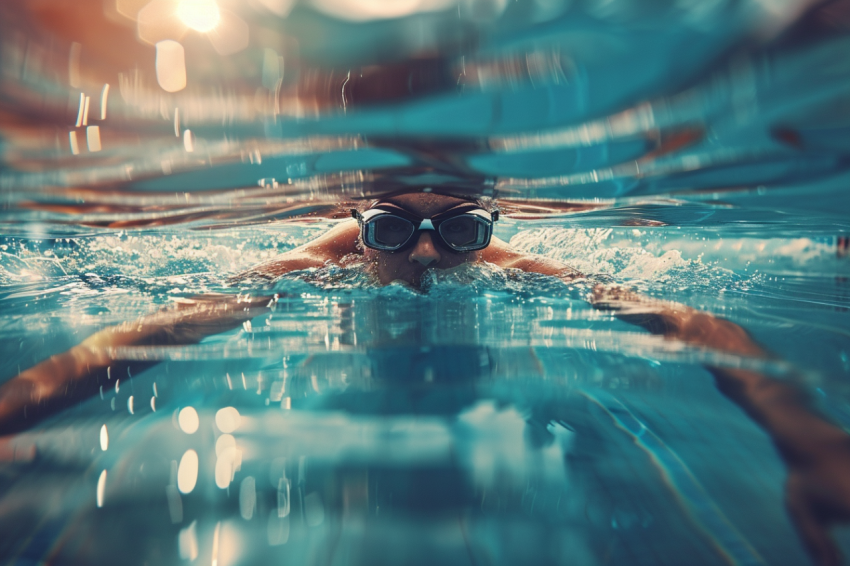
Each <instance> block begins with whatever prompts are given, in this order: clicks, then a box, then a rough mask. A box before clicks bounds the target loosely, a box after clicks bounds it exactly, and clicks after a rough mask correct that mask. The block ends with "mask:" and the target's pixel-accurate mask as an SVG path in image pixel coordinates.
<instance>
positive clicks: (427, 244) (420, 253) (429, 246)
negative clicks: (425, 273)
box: [407, 231, 440, 267]
mask: <svg viewBox="0 0 850 566" xmlns="http://www.w3.org/2000/svg"><path fill="white" fill-rule="evenodd" d="M407 259H408V261H410V263H413V262H414V261H418V262H419V263H421V264H422V265H424V266H425V267H428V266H429V265H432V264H435V263H438V262H439V261H440V252H438V251H437V248H435V247H434V240H433V239H432V238H431V234H429V233H428V232H427V231H426V232H422V233H421V234H420V236H419V239H418V240H417V241H416V245H415V246H414V247H413V250H412V251H411V252H410V256H409V257H408V258H407Z"/></svg>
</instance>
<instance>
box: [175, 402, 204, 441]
mask: <svg viewBox="0 0 850 566" xmlns="http://www.w3.org/2000/svg"><path fill="white" fill-rule="evenodd" d="M177 422H178V423H179V424H180V430H182V431H183V432H185V433H186V434H195V432H196V431H197V430H198V426H199V425H200V420H199V419H198V411H196V410H195V408H194V407H185V408H183V409H182V410H181V411H180V414H179V415H178V416H177Z"/></svg>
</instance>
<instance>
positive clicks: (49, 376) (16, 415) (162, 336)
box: [0, 222, 357, 459]
mask: <svg viewBox="0 0 850 566" xmlns="http://www.w3.org/2000/svg"><path fill="white" fill-rule="evenodd" d="M356 232H357V225H356V223H354V222H343V223H341V224H340V225H338V226H336V227H335V228H333V229H331V230H330V231H328V232H327V233H326V234H324V235H322V236H321V237H319V238H317V239H316V240H314V241H312V242H309V243H308V244H306V245H304V246H301V247H299V248H296V249H294V250H291V251H289V252H287V253H284V254H282V255H280V256H279V257H277V258H275V259H274V260H272V261H270V262H268V263H265V264H262V265H259V266H257V267H254V268H252V269H250V270H248V271H246V272H244V273H242V274H241V275H239V276H237V277H236V278H234V279H235V280H236V281H240V280H245V279H251V278H262V279H266V280H269V279H274V278H276V277H279V276H281V275H283V274H285V273H288V272H290V271H297V270H301V269H307V268H311V267H321V266H322V265H324V264H325V262H327V261H329V260H330V261H340V260H341V259H342V258H343V257H344V256H345V255H347V254H350V253H356V252H357V249H356V247H355V244H356V241H357V234H356ZM269 301H270V298H269V297H255V298H250V299H249V298H245V297H242V296H239V295H235V296H234V295H205V296H202V297H196V298H194V299H191V300H182V301H181V302H180V303H178V304H177V305H175V306H174V307H172V308H168V309H164V310H162V311H160V312H158V313H156V314H153V315H151V316H146V317H143V318H140V319H138V320H136V321H133V322H126V323H123V324H120V325H118V326H114V327H110V328H106V329H104V330H101V331H99V332H97V333H95V334H93V335H92V336H90V337H89V338H87V339H86V340H84V341H83V342H82V343H80V344H79V345H77V346H74V347H73V348H71V349H70V350H68V351H67V352H63V353H61V354H57V355H55V356H51V357H50V358H48V359H47V360H44V361H43V362H41V363H39V364H38V365H36V366H33V367H32V368H30V369H27V370H25V371H23V372H21V373H20V374H19V375H17V376H15V377H14V378H12V379H10V380H9V381H7V382H6V383H4V384H3V385H2V386H0V435H4V434H9V433H12V432H17V431H19V430H23V429H25V428H28V427H30V426H33V425H34V424H35V423H36V422H37V421H38V420H40V419H41V418H44V417H46V416H49V415H51V414H53V413H55V412H57V411H59V410H62V409H63V408H65V407H67V406H69V405H72V404H73V403H75V402H77V401H79V400H81V399H84V398H86V397H90V396H92V395H94V394H95V393H97V391H98V388H99V387H100V385H101V384H104V383H107V382H108V381H109V375H116V376H118V375H126V372H127V369H128V368H132V369H133V370H135V372H138V371H140V370H141V369H143V368H145V367H148V366H150V365H152V364H153V362H138V361H133V362H128V361H120V360H116V359H114V357H113V350H114V348H117V347H121V346H154V345H156V346H163V345H171V346H177V345H186V344H195V343H197V342H200V341H201V340H202V339H204V338H205V337H207V336H211V335H213V334H217V333H219V332H224V331H226V330H229V329H231V328H235V327H237V326H239V325H240V324H242V323H243V322H244V321H246V320H250V319H251V318H253V317H255V316H259V315H260V314H262V313H263V312H265V310H266V307H267V305H268V304H269ZM0 459H2V450H0Z"/></svg>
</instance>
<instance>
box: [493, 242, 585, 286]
mask: <svg viewBox="0 0 850 566" xmlns="http://www.w3.org/2000/svg"><path fill="white" fill-rule="evenodd" d="M481 259H482V260H483V261H486V262H488V263H493V264H495V265H498V266H499V267H501V268H502V269H520V270H522V271H528V272H530V273H540V274H543V275H551V276H553V277H558V278H560V279H563V280H564V281H570V280H572V279H576V278H578V277H583V275H582V274H581V273H580V272H579V271H578V270H576V269H573V268H572V267H570V266H569V265H567V264H566V263H563V262H561V261H558V260H556V259H552V258H549V257H546V256H542V255H537V254H529V253H523V252H518V251H516V250H514V249H513V248H511V247H510V246H509V245H508V244H507V243H506V242H504V241H503V240H500V239H498V238H495V237H494V238H493V239H492V240H491V241H490V245H489V246H488V247H487V248H486V249H485V250H484V251H483V252H482V254H481Z"/></svg>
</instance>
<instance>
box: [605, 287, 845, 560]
mask: <svg viewBox="0 0 850 566" xmlns="http://www.w3.org/2000/svg"><path fill="white" fill-rule="evenodd" d="M591 302H592V303H593V304H594V306H596V307H597V308H600V309H605V310H612V311H615V313H616V316H617V317H618V318H620V319H621V320H623V321H625V322H629V323H632V324H635V325H637V326H640V327H642V328H645V329H646V330H648V331H650V332H652V333H653V334H658V335H661V336H664V337H665V338H668V339H671V340H680V341H682V342H686V343H689V344H693V345H696V346H704V347H708V348H712V349H714V350H717V351H720V352H723V353H730V354H738V355H744V356H751V357H757V358H764V359H769V358H772V357H773V356H771V355H770V354H769V353H768V352H766V351H765V350H764V349H762V348H761V347H760V346H759V345H758V344H756V343H755V341H753V339H752V338H751V337H750V336H749V334H747V332H746V331H745V330H744V329H743V328H741V327H740V326H738V325H736V324H734V323H732V322H729V321H727V320H723V319H720V318H717V317H715V316H713V315H711V314H709V313H706V312H702V311H698V310H696V309H692V308H690V307H686V306H684V305H681V304H677V303H673V302H668V301H658V300H653V299H649V298H646V297H642V296H640V295H638V294H636V293H634V292H632V291H628V290H625V289H621V288H617V287H604V286H601V285H600V286H598V287H596V288H595V289H594V292H593V295H592V297H591ZM706 369H707V370H708V371H709V372H711V374H712V375H713V376H714V378H715V380H716V383H717V388H718V389H719V390H720V392H721V393H723V394H724V395H725V396H726V397H727V398H729V399H730V400H732V401H733V402H734V403H735V404H736V405H738V406H739V407H740V408H741V409H742V410H743V411H744V412H746V413H747V415H749V416H750V418H752V419H753V420H754V421H755V422H756V423H758V424H759V425H760V426H761V427H762V428H763V429H764V430H765V431H766V432H767V433H768V434H769V435H770V436H771V438H772V440H773V442H774V444H775V446H776V448H777V450H778V452H779V454H780V456H781V457H782V459H783V461H784V462H785V464H786V465H787V466H788V480H787V482H786V490H785V495H786V506H787V508H788V511H789V513H790V515H791V518H792V520H793V521H794V524H795V526H796V528H797V531H798V533H799V534H800V536H801V538H802V540H803V543H804V544H805V545H806V548H807V549H808V551H809V553H810V555H811V556H812V558H813V559H814V560H815V562H816V563H817V564H819V565H833V564H840V563H841V562H842V560H841V556H840V553H839V551H838V548H837V547H836V545H835V543H834V542H833V541H832V540H831V538H830V536H829V534H828V529H829V527H830V526H831V525H832V524H834V523H837V522H845V521H848V520H850V435H848V434H847V433H846V432H845V431H844V430H843V429H841V428H840V427H839V426H837V425H835V424H833V423H831V422H829V421H828V420H827V419H826V418H824V417H823V416H821V415H819V414H818V413H817V411H816V410H815V409H814V407H813V405H812V403H811V400H810V398H809V397H808V395H806V393H805V392H804V391H803V390H802V389H801V388H799V387H797V386H795V385H794V384H793V383H789V382H788V381H785V380H779V379H772V378H769V377H767V376H765V375H762V374H761V373H759V372H757V371H752V370H744V369H737V368H728V367H718V366H711V365H707V366H706Z"/></svg>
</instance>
